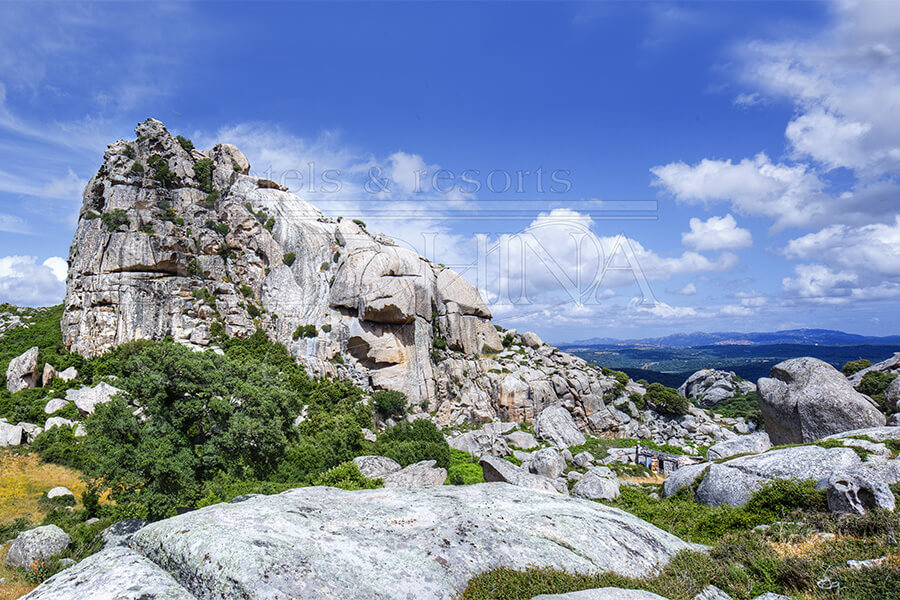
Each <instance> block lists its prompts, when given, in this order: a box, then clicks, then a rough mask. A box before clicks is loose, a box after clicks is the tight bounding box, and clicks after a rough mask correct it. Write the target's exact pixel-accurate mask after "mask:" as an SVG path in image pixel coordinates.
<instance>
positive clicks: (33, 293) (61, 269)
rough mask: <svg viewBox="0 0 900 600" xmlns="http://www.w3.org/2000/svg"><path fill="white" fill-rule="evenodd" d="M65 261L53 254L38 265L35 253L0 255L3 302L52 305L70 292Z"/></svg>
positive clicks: (0, 296) (0, 286)
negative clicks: (66, 282) (33, 254)
mask: <svg viewBox="0 0 900 600" xmlns="http://www.w3.org/2000/svg"><path fill="white" fill-rule="evenodd" d="M65 264H66V263H65V261H64V260H63V259H62V258H59V257H55V256H54V257H51V258H48V259H47V260H45V261H44V262H43V264H38V262H37V258H36V257H34V256H4V257H0V301H2V302H9V303H12V304H18V305H27V306H49V305H51V304H56V303H58V302H60V301H61V300H62V299H63V297H64V296H65V293H66V286H65V283H64V282H65V270H66V267H65Z"/></svg>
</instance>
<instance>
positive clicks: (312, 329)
mask: <svg viewBox="0 0 900 600" xmlns="http://www.w3.org/2000/svg"><path fill="white" fill-rule="evenodd" d="M317 335H319V333H318V332H317V331H316V326H315V325H297V329H295V330H294V335H293V338H294V339H295V340H299V339H300V338H302V337H303V338H314V337H316V336H317Z"/></svg>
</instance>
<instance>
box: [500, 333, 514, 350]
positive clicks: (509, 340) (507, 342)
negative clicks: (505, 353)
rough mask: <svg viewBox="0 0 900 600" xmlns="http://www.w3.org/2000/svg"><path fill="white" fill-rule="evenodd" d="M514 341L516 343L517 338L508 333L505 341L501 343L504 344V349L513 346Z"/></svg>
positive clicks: (504, 337) (504, 338)
mask: <svg viewBox="0 0 900 600" xmlns="http://www.w3.org/2000/svg"><path fill="white" fill-rule="evenodd" d="M514 341H516V336H514V335H513V334H511V333H507V334H506V335H504V336H503V340H502V341H501V343H502V344H503V347H504V348H509V347H510V346H512V343H513V342H514Z"/></svg>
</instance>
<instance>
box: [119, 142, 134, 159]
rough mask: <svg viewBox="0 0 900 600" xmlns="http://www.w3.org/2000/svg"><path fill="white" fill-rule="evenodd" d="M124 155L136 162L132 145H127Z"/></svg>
mask: <svg viewBox="0 0 900 600" xmlns="http://www.w3.org/2000/svg"><path fill="white" fill-rule="evenodd" d="M122 154H124V155H125V158H130V159H131V160H134V157H135V156H137V154H135V152H134V147H133V146H132V145H131V144H125V149H124V150H123V151H122Z"/></svg>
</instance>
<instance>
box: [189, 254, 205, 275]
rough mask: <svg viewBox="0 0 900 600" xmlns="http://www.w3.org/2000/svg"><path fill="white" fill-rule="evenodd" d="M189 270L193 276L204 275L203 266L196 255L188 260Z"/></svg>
mask: <svg viewBox="0 0 900 600" xmlns="http://www.w3.org/2000/svg"><path fill="white" fill-rule="evenodd" d="M187 272H188V275H190V276H191V277H201V276H202V275H203V266H202V265H201V264H200V261H199V260H198V259H197V258H196V257H195V258H192V259H191V260H189V261H188V264H187Z"/></svg>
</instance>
